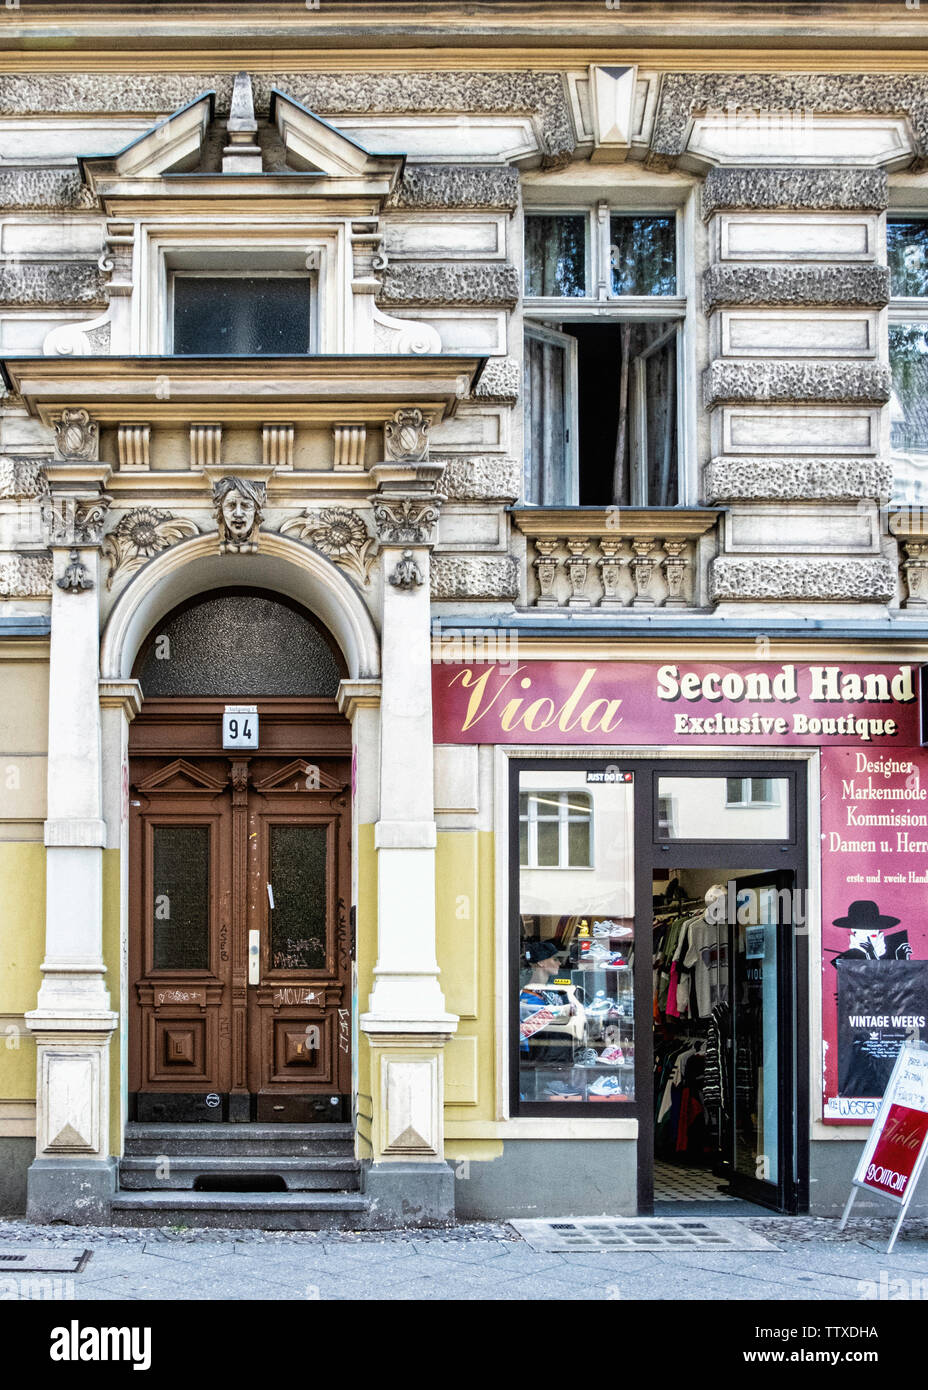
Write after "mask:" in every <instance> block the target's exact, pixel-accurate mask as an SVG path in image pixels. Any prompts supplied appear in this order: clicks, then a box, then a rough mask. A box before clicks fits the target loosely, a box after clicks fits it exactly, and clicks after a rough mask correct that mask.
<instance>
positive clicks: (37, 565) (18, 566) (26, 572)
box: [0, 554, 52, 598]
mask: <svg viewBox="0 0 928 1390" xmlns="http://www.w3.org/2000/svg"><path fill="white" fill-rule="evenodd" d="M51 591H52V557H51V555H48V554H45V555H0V598H48V597H49V596H50V594H51Z"/></svg>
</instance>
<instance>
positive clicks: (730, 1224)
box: [509, 1216, 779, 1252]
mask: <svg viewBox="0 0 928 1390" xmlns="http://www.w3.org/2000/svg"><path fill="white" fill-rule="evenodd" d="M509 1224H510V1226H512V1227H514V1228H515V1230H517V1231H518V1232H519V1235H520V1236H521V1237H522V1239H523V1240H524V1241H526V1243H527V1244H528V1245H530V1246H531V1247H532V1249H533V1250H658V1251H660V1250H771V1251H774V1252H778V1251H779V1246H777V1245H774V1244H773V1243H772V1242H771V1241H769V1240H767V1239H766V1238H765V1237H764V1236H761V1235H758V1234H757V1232H756V1231H752V1230H751V1229H750V1227H749V1226H748V1225H747V1223H746V1222H744V1221H740V1220H737V1219H731V1218H728V1219H725V1218H721V1219H706V1220H704V1221H698V1220H696V1219H683V1218H681V1219H679V1220H672V1219H671V1218H669V1217H660V1216H659V1217H639V1218H637V1219H636V1218H635V1217H624V1218H623V1217H615V1218H613V1217H609V1218H606V1217H596V1218H593V1219H591V1220H589V1221H587V1220H583V1219H582V1218H578V1219H577V1220H576V1221H510V1223H509Z"/></svg>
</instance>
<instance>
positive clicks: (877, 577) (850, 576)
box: [709, 555, 895, 603]
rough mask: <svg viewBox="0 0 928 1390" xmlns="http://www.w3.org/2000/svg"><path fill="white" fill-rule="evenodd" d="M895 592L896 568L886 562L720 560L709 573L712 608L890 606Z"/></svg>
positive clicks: (801, 558) (803, 558)
mask: <svg viewBox="0 0 928 1390" xmlns="http://www.w3.org/2000/svg"><path fill="white" fill-rule="evenodd" d="M894 592H895V576H894V574H893V570H892V566H891V565H890V563H889V561H888V560H883V559H857V558H856V557H855V558H853V559H844V558H838V559H829V560H818V559H813V558H812V557H808V558H807V557H806V556H789V557H778V558H769V559H744V560H743V559H733V558H731V557H729V556H727V555H720V556H718V557H717V558H716V559H715V560H713V561H712V564H711V566H710V569H709V596H710V598H711V600H712V602H713V603H725V602H745V601H752V600H753V601H754V602H758V601H765V602H771V603H791V602H810V603H811V602H818V603H888V602H889V600H890V599H891V598H892V596H893V593H894Z"/></svg>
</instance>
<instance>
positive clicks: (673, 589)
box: [664, 536, 688, 608]
mask: <svg viewBox="0 0 928 1390" xmlns="http://www.w3.org/2000/svg"><path fill="white" fill-rule="evenodd" d="M687 544H688V542H687V541H686V540H685V539H683V540H680V539H678V538H677V537H674V536H667V537H666V538H665V540H664V578H665V579H666V580H667V597H666V598H665V599H664V607H665V608H685V607H686V597H685V595H684V593H683V581H684V580H685V578H686V566H687V559H686V547H687Z"/></svg>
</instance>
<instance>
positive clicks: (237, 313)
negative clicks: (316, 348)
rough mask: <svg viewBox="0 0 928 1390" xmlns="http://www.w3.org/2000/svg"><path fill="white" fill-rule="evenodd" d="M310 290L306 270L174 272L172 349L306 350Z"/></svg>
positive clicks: (212, 352)
mask: <svg viewBox="0 0 928 1390" xmlns="http://www.w3.org/2000/svg"><path fill="white" fill-rule="evenodd" d="M312 294H313V283H312V279H311V277H310V275H308V274H305V275H292V274H288V273H286V272H279V273H277V274H267V273H265V274H259V275H247V274H237V273H235V272H228V273H225V274H217V273H216V272H213V271H210V272H207V273H204V274H197V273H196V272H193V271H177V272H174V273H173V274H172V275H171V302H172V309H173V350H174V353H175V354H177V355H179V356H187V355H193V356H197V355H208V356H217V355H221V356H249V357H254V356H290V355H296V354H299V353H306V352H308V351H309V349H310V327H311V319H312V312H311V305H312Z"/></svg>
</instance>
